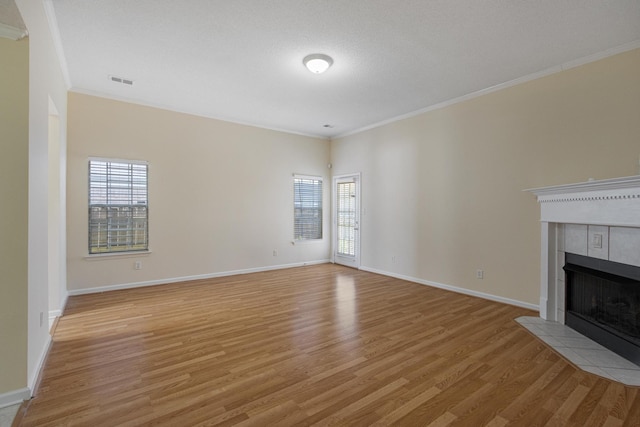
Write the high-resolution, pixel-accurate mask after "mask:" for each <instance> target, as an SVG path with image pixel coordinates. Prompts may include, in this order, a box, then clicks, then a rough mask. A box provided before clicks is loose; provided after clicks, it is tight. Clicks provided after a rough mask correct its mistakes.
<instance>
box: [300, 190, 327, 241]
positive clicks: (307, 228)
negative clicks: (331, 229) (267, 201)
mask: <svg viewBox="0 0 640 427" xmlns="http://www.w3.org/2000/svg"><path fill="white" fill-rule="evenodd" d="M293 219H294V220H293V223H294V225H293V237H294V239H296V240H311V239H322V180H321V179H313V178H294V179H293Z"/></svg>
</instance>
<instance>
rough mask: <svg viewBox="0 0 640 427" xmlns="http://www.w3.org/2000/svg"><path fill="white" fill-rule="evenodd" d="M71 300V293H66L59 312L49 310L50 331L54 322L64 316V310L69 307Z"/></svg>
mask: <svg viewBox="0 0 640 427" xmlns="http://www.w3.org/2000/svg"><path fill="white" fill-rule="evenodd" d="M68 299H69V293H68V292H66V291H65V292H64V295H63V298H62V302H61V303H60V308H59V309H58V310H49V330H51V327H52V326H53V322H55V320H56V317H60V316H62V313H64V308H65V307H66V306H67V300H68Z"/></svg>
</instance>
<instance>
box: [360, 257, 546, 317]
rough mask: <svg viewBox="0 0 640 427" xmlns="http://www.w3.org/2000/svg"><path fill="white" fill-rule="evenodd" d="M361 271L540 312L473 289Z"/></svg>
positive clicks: (379, 272) (535, 307) (373, 270)
mask: <svg viewBox="0 0 640 427" xmlns="http://www.w3.org/2000/svg"><path fill="white" fill-rule="evenodd" d="M360 270H364V271H368V272H370V273H376V274H381V275H383V276H389V277H395V278H396V279H402V280H406V281H408V282H414V283H418V284H420V285H426V286H433V287H434V288H440V289H444V290H447V291H452V292H456V293H459V294H464V295H470V296H473V297H478V298H483V299H486V300H490V301H496V302H501V303H504V304H509V305H515V306H516V307H522V308H528V309H530V310H535V311H538V309H539V307H538V306H537V305H536V304H531V303H528V302H524V301H518V300H514V299H511V298H505V297H501V296H498V295H492V294H487V293H485V292H478V291H474V290H471V289H465V288H459V287H457V286H451V285H445V284H442V283H438V282H432V281H429V280H424V279H418V278H416V277H411V276H404V275H402V274H397V273H390V272H388V271H384V270H378V269H375V268H370V267H364V266H360Z"/></svg>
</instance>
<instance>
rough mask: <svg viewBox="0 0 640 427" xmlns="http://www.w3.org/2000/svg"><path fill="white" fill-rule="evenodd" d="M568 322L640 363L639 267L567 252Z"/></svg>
mask: <svg viewBox="0 0 640 427" xmlns="http://www.w3.org/2000/svg"><path fill="white" fill-rule="evenodd" d="M564 270H565V273H566V280H565V283H566V296H565V301H566V307H565V313H566V314H565V316H566V317H565V323H566V324H567V326H569V327H571V328H572V329H574V330H576V331H578V332H580V333H582V334H583V335H585V336H587V337H589V338H591V339H593V340H594V341H596V342H598V343H600V344H601V345H603V346H605V347H607V348H609V349H610V350H612V351H614V352H616V353H618V354H619V355H620V356H622V357H624V358H626V359H628V360H630V361H632V362H634V363H636V364H638V365H640V267H635V266H631V265H626V264H620V263H616V262H611V261H607V260H602V259H597V258H591V257H587V256H582V255H577V254H572V253H567V254H566V258H565V266H564Z"/></svg>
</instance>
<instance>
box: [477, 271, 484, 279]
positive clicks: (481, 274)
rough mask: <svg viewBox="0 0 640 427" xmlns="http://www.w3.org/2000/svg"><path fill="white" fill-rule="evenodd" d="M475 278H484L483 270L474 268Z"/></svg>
mask: <svg viewBox="0 0 640 427" xmlns="http://www.w3.org/2000/svg"><path fill="white" fill-rule="evenodd" d="M476 279H484V270H476Z"/></svg>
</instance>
